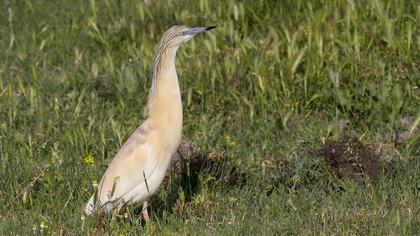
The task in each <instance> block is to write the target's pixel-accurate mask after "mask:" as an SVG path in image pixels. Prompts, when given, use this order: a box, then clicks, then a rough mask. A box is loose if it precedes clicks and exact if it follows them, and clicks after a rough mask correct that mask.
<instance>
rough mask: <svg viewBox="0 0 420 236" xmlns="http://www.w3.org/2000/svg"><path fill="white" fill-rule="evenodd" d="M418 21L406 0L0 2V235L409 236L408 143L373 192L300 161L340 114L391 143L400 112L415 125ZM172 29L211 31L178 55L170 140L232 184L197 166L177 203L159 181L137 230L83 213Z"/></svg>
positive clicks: (417, 151)
mask: <svg viewBox="0 0 420 236" xmlns="http://www.w3.org/2000/svg"><path fill="white" fill-rule="evenodd" d="M419 23H420V5H419V3H418V2H417V1H414V0H402V1H390V0H387V1H379V0H369V1H353V0H349V1H344V0H341V1H340V0H333V1H332V0H331V1H330V0H327V1H322V0H318V1H315V0H314V1H304V0H296V1H260V0H254V1H243V2H239V1H237V2H234V1H230V2H229V1H208V0H199V1H181V0H180V1H163V0H156V1H139V0H127V1H110V0H105V1H95V0H91V1H84V0H79V1H60V2H58V1H57V2H56V1H45V0H39V1H19V0H17V1H9V0H5V1H2V3H1V4H0V235H9V234H20V235H27V234H28V233H40V223H41V222H43V224H45V225H46V226H47V227H48V228H45V229H43V232H42V233H44V234H54V235H57V234H60V233H64V234H73V235H77V234H94V233H95V232H96V233H98V232H101V230H104V231H109V232H110V233H112V234H118V233H124V234H135V233H139V232H144V233H154V234H159V235H161V234H164V235H165V234H166V235H168V234H173V233H178V234H195V235H201V234H202V233H207V234H226V235H231V234H250V235H259V234H261V233H263V234H300V235H319V234H326V235H329V234H360V235H366V234H372V235H389V234H391V235H399V234H402V235H415V234H419V233H420V215H419V214H420V212H419V211H420V208H419V206H420V159H419V156H420V145H419V138H418V137H417V138H414V139H412V140H411V141H410V142H407V143H406V144H400V145H395V148H396V149H397V150H398V151H399V153H400V155H397V156H396V157H394V159H395V160H397V161H396V164H394V166H393V169H394V172H393V173H392V174H390V175H388V176H387V177H383V178H381V179H380V180H379V182H378V183H377V184H367V185H364V186H360V185H357V184H356V183H354V182H352V181H341V180H337V179H336V178H335V177H334V176H332V175H331V174H329V172H328V171H327V169H326V166H325V163H324V162H323V160H322V159H320V158H317V157H315V156H314V155H313V154H312V150H313V149H315V148H319V147H321V146H322V140H324V139H336V138H339V137H340V136H341V135H342V132H341V131H340V129H339V128H338V127H337V125H336V124H337V122H338V121H339V120H342V119H349V120H350V124H351V129H352V132H353V133H354V134H355V135H357V137H359V138H360V139H362V140H363V141H364V142H367V143H371V144H373V143H383V144H385V145H391V146H394V143H395V139H396V133H397V132H399V131H400V130H401V129H402V127H401V125H400V124H399V122H398V121H399V119H400V118H402V117H413V118H414V120H415V119H416V118H417V117H419V116H420V99H419V98H420V92H419V81H420V80H419V78H420V72H419V68H420V50H419V48H420V34H419V28H418V27H419V25H420V24H419ZM174 24H185V25H188V26H203V25H209V24H215V25H217V26H218V27H217V28H216V29H215V30H213V31H211V33H207V34H203V35H200V36H199V37H196V38H195V39H194V40H191V41H190V42H188V43H187V44H186V45H184V46H183V47H182V48H181V49H180V51H179V53H178V58H177V69H178V75H179V78H180V85H181V90H182V96H183V106H184V129H183V132H184V135H186V136H187V137H189V138H190V139H191V140H192V141H193V142H194V143H195V144H196V145H197V146H199V147H200V148H202V149H203V150H209V151H216V152H224V153H225V154H226V156H227V157H228V159H229V162H228V165H232V166H233V165H236V166H239V167H240V168H241V170H242V171H244V172H245V173H246V175H247V181H246V182H245V183H244V184H243V185H242V186H241V187H232V186H227V185H225V184H223V183H220V182H215V181H212V178H211V177H212V175H211V173H205V172H203V173H201V174H200V175H199V176H200V181H199V187H198V189H197V191H196V192H195V194H194V195H189V196H185V195H186V194H185V192H184V190H183V189H173V188H172V190H171V191H170V192H168V191H169V190H167V191H165V190H163V189H161V190H160V191H159V192H158V194H157V195H156V196H155V197H154V200H153V201H154V202H153V203H152V205H151V207H150V212H151V213H152V214H153V221H152V222H151V223H150V224H148V225H141V224H139V223H138V222H137V216H138V208H136V209H137V210H136V209H134V208H129V210H130V217H129V219H128V220H125V221H116V222H111V221H110V217H109V216H106V218H105V219H104V221H103V222H102V223H100V222H99V221H98V219H96V218H94V217H93V218H87V219H86V220H84V221H83V220H81V214H82V209H83V207H84V204H85V202H86V201H87V199H88V197H89V196H90V195H91V194H92V192H93V188H92V186H91V181H92V180H93V179H98V178H100V176H101V174H102V173H103V171H104V169H105V168H106V164H107V163H108V161H109V158H111V157H112V155H113V154H115V152H116V151H117V150H118V148H119V147H120V145H121V144H122V143H123V142H124V140H125V139H126V137H127V136H128V135H129V134H130V132H132V131H133V130H134V129H135V127H137V126H138V125H139V123H140V122H141V121H142V120H143V119H144V115H145V114H144V106H145V103H146V99H147V92H148V89H149V87H150V84H151V62H152V59H153V55H154V49H155V47H156V45H157V43H158V41H159V39H160V37H161V36H162V34H163V32H164V31H165V30H166V29H168V28H169V27H170V26H172V25H174ZM414 128H415V127H414ZM226 137H230V139H232V140H234V141H235V142H236V144H237V145H236V147H234V145H232V146H231V147H229V145H227V143H226V139H227V138H226ZM87 155H92V156H94V157H95V163H94V164H93V165H86V164H84V161H83V159H84V157H86V156H87ZM383 164H384V165H386V163H383ZM384 168H385V167H384ZM168 175H170V176H172V175H174V173H169V174H168ZM169 189H171V188H169ZM171 194H172V195H174V196H176V197H175V198H177V199H178V201H179V202H181V203H182V202H183V203H185V207H184V208H183V211H182V212H177V211H174V210H173V209H174V207H175V202H174V201H172V200H171V201H169V200H167V199H168V196H169V195H171ZM33 227H35V230H33V229H32V228H33Z"/></svg>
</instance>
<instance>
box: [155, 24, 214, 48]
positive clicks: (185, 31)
mask: <svg viewBox="0 0 420 236" xmlns="http://www.w3.org/2000/svg"><path fill="white" fill-rule="evenodd" d="M214 28H216V26H213V25H212V26H207V27H197V28H189V27H186V26H183V25H176V26H173V27H171V28H170V29H169V30H168V31H166V32H165V34H164V35H163V37H162V40H161V42H160V47H162V46H165V47H175V48H178V47H179V46H181V45H182V44H183V43H184V42H187V41H188V40H190V39H191V38H192V37H194V36H195V35H197V34H199V33H202V32H206V31H209V30H211V29H214Z"/></svg>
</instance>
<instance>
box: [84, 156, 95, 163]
mask: <svg viewBox="0 0 420 236" xmlns="http://www.w3.org/2000/svg"><path fill="white" fill-rule="evenodd" d="M83 161H84V162H85V164H87V165H93V164H94V163H95V158H94V157H93V156H92V155H87V156H86V157H85V158H84V159H83Z"/></svg>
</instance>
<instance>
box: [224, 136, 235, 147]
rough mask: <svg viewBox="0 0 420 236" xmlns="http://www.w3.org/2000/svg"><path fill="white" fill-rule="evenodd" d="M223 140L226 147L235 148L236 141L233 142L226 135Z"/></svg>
mask: <svg viewBox="0 0 420 236" xmlns="http://www.w3.org/2000/svg"><path fill="white" fill-rule="evenodd" d="M225 140H226V143H227V145H228V146H229V147H230V148H232V149H234V148H236V146H237V144H236V141H235V140H233V139H232V137H230V136H228V135H226V136H225Z"/></svg>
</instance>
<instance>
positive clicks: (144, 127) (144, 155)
mask: <svg viewBox="0 0 420 236" xmlns="http://www.w3.org/2000/svg"><path fill="white" fill-rule="evenodd" d="M214 28H216V26H207V27H197V28H189V27H186V26H183V25H176V26H173V27H171V28H170V29H169V30H167V31H166V32H165V33H164V35H163V37H162V39H161V40H160V43H159V46H158V47H157V50H156V56H155V59H154V63H153V79H152V86H151V89H150V91H149V97H148V101H147V106H146V108H147V118H146V119H145V121H144V122H143V123H142V124H141V125H140V126H139V127H138V128H137V129H136V130H135V131H134V132H133V133H132V134H131V135H130V136H129V138H128V139H127V140H126V142H125V143H124V144H123V145H122V146H121V148H120V150H119V151H118V152H117V154H116V155H115V156H114V158H113V159H112V161H111V163H110V165H109V166H108V168H107V170H106V171H105V173H104V175H103V176H102V179H101V181H100V182H99V184H98V186H97V192H96V193H95V194H93V195H92V197H91V198H90V199H89V201H88V202H87V204H86V207H85V214H86V215H91V214H92V213H93V212H95V211H102V212H110V211H114V212H115V213H116V214H118V212H119V210H120V209H121V207H122V206H124V205H125V204H134V203H136V204H143V207H142V215H143V218H144V219H145V220H146V221H149V216H148V213H147V204H148V203H147V201H148V199H149V198H150V197H151V196H152V195H153V194H154V193H155V192H156V191H157V190H158V188H159V186H160V184H161V183H162V181H163V179H164V177H165V174H166V171H167V169H168V167H169V164H170V162H171V157H172V155H173V154H174V153H175V151H176V149H177V148H178V145H179V143H180V140H181V133H182V122H183V120H182V102H181V92H180V88H179V83H178V75H177V72H176V67H175V58H176V53H177V51H178V49H179V47H180V46H181V45H182V44H183V43H185V42H187V41H188V40H190V39H191V38H192V37H194V36H196V35H197V34H199V33H202V32H206V31H209V30H211V29H214Z"/></svg>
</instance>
